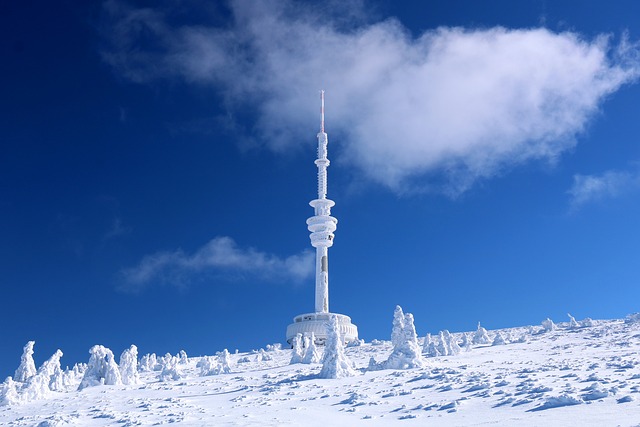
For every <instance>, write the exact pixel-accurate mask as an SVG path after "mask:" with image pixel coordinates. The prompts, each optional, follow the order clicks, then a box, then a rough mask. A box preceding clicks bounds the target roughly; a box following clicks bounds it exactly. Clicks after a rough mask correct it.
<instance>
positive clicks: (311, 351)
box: [302, 332, 320, 363]
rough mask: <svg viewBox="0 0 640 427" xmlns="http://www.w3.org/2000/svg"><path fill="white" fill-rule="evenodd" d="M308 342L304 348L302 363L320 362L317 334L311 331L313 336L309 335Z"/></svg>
mask: <svg viewBox="0 0 640 427" xmlns="http://www.w3.org/2000/svg"><path fill="white" fill-rule="evenodd" d="M307 340H308V344H307V346H306V347H305V349H304V357H303V358H302V363H319V362H320V352H319V351H318V347H317V346H316V335H315V334H314V333H313V332H311V336H310V337H307Z"/></svg>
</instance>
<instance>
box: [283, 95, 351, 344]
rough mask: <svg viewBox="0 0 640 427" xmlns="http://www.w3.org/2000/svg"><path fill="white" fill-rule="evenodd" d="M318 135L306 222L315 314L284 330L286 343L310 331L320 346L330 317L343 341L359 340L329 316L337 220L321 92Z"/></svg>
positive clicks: (342, 319) (344, 319) (345, 323)
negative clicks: (312, 253) (314, 193)
mask: <svg viewBox="0 0 640 427" xmlns="http://www.w3.org/2000/svg"><path fill="white" fill-rule="evenodd" d="M320 100H321V105H322V106H321V109H320V115H321V120H320V132H319V133H318V158H317V159H316V161H315V164H316V166H317V167H318V198H317V199H315V200H312V201H311V202H309V204H310V205H311V207H313V209H314V213H315V215H314V216H312V217H311V218H309V219H307V226H308V228H309V231H310V232H311V246H313V247H314V248H316V302H315V306H316V307H315V312H314V313H307V314H301V315H299V316H296V317H295V318H294V319H293V323H292V324H290V325H289V326H288V327H287V342H289V343H291V340H292V339H293V338H294V337H295V336H296V335H297V334H303V335H304V334H308V335H309V336H310V335H311V333H312V332H313V333H314V334H315V337H316V340H317V342H318V343H319V344H321V343H324V341H325V340H326V338H327V327H326V324H327V322H328V321H329V319H330V318H331V316H336V317H337V319H338V324H339V326H340V333H341V335H342V336H343V337H344V341H346V342H349V341H354V340H357V339H358V328H357V327H356V325H354V324H352V323H351V318H350V317H349V316H345V315H344V314H336V313H329V248H330V247H331V246H333V232H334V231H336V225H337V224H338V220H337V219H336V218H334V217H332V216H331V208H332V207H333V206H334V205H335V202H334V201H333V200H329V199H327V167H329V159H327V143H328V139H327V134H326V133H325V131H324V91H321V92H320Z"/></svg>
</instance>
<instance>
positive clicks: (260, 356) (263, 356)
mask: <svg viewBox="0 0 640 427" xmlns="http://www.w3.org/2000/svg"><path fill="white" fill-rule="evenodd" d="M268 360H273V357H271V356H269V355H268V354H267V353H266V352H265V351H264V349H263V348H261V349H260V350H258V354H257V355H256V362H266V361H268Z"/></svg>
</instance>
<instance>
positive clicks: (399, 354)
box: [382, 306, 424, 369]
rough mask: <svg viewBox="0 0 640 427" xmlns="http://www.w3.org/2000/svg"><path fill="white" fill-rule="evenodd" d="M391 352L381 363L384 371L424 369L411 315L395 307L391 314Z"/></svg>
mask: <svg viewBox="0 0 640 427" xmlns="http://www.w3.org/2000/svg"><path fill="white" fill-rule="evenodd" d="M391 342H392V343H393V352H392V353H391V355H389V358H388V359H387V360H386V361H385V362H383V363H382V367H383V368H384V369H411V368H422V367H424V359H423V358H422V352H421V350H420V346H419V345H418V336H417V334H416V328H415V325H414V322H413V314H411V313H407V314H404V313H403V312H402V307H400V306H396V309H395V311H394V313H393V329H392V330H391Z"/></svg>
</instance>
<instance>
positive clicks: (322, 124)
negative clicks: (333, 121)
mask: <svg viewBox="0 0 640 427" xmlns="http://www.w3.org/2000/svg"><path fill="white" fill-rule="evenodd" d="M320 104H321V106H320V132H321V133H324V90H321V91H320Z"/></svg>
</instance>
